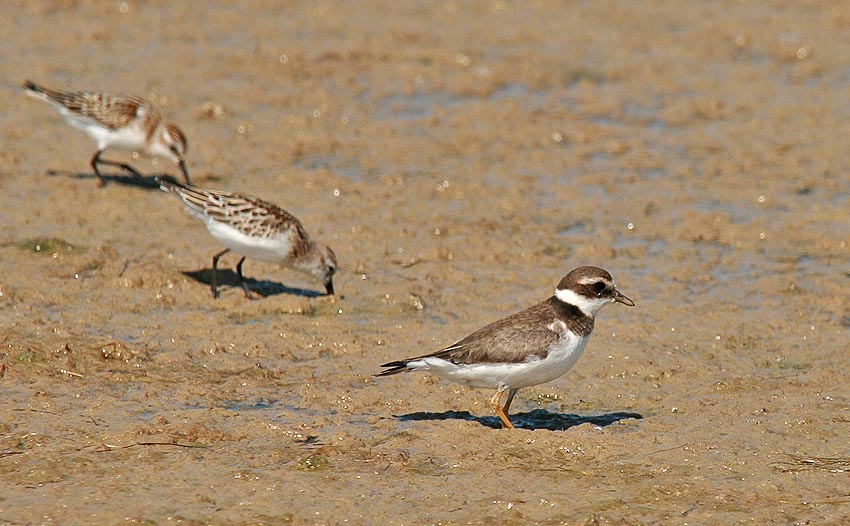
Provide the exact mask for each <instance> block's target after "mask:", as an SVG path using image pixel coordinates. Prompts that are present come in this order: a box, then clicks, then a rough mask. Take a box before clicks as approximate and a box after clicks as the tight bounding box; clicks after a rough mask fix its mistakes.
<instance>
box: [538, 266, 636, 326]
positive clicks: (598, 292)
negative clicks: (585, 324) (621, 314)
mask: <svg viewBox="0 0 850 526" xmlns="http://www.w3.org/2000/svg"><path fill="white" fill-rule="evenodd" d="M555 296H556V297H557V298H558V299H559V300H561V301H563V302H565V303H569V304H570V305H574V306H576V307H578V308H579V310H581V311H582V312H584V313H585V314H587V315H588V316H590V317H591V318H593V317H594V316H596V313H597V312H599V309H601V308H602V307H604V306H605V305H607V304H609V303H613V302H617V303H622V304H623V305H628V306H629V307H633V306H634V304H635V302H633V301H632V300H630V299H629V298H627V297H626V296H624V295H623V294H621V293H620V291H619V290H617V287H615V286H614V278H612V277H611V274H609V273H608V271H607V270H604V269H601V268H599V267H578V268H575V269H573V270H571V271H570V272H569V274H567V275H566V276H564V277H563V278H562V279H561V282H560V283H558V287H557V288H556V289H555Z"/></svg>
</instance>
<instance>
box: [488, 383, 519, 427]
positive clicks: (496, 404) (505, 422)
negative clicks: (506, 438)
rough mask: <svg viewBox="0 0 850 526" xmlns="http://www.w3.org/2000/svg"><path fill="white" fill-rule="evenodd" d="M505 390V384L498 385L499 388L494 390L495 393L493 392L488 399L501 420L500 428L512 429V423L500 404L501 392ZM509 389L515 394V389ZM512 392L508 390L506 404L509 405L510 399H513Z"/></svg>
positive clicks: (506, 387)
mask: <svg viewBox="0 0 850 526" xmlns="http://www.w3.org/2000/svg"><path fill="white" fill-rule="evenodd" d="M505 391H508V386H507V385H503V386H502V387H499V390H498V391H496V394H494V395H493V398H491V399H490V405H491V406H493V411H495V412H496V416H498V417H499V420H501V421H502V428H503V429H514V425H513V424H511V421H510V420H508V415H507V413H506V412H505V411H504V410H503V409H502V404H501V401H502V394H503V393H504V392H505ZM511 391H512V392H513V394H516V390H515V389H511ZM513 394H512V393H511V392H508V404H507V405H510V402H511V400H513Z"/></svg>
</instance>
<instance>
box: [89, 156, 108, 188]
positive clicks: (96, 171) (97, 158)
mask: <svg viewBox="0 0 850 526" xmlns="http://www.w3.org/2000/svg"><path fill="white" fill-rule="evenodd" d="M102 153H103V150H98V151H97V153H95V154H94V157H92V158H91V167H92V168H93V169H94V174H95V175H96V176H97V178H98V179H100V183H99V184H98V186H103V185H105V184H106V179H104V178H103V174H102V173H100V169H99V168H98V167H97V163H98V162H100V154H102Z"/></svg>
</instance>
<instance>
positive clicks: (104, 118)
mask: <svg viewBox="0 0 850 526" xmlns="http://www.w3.org/2000/svg"><path fill="white" fill-rule="evenodd" d="M24 90H26V93H27V95H30V96H32V97H35V98H37V99H40V100H43V101H45V102H48V103H50V104H52V105H53V106H55V107H56V108H57V109H58V110H59V113H60V114H62V116H63V117H65V120H66V121H67V122H68V124H70V125H71V126H73V127H74V128H77V129H80V130H83V131H84V132H86V133H87V134H88V135H89V137H91V138H93V139H94V140H95V141H96V142H97V152H95V154H94V156H93V157H92V159H91V167H92V168H93V169H94V173H95V175H97V177H98V178H99V179H100V184H101V185H103V184H105V182H106V179H104V177H103V173H101V171H100V168H99V167H98V165H101V164H104V165H108V166H117V167H119V168H122V169H123V170H126V171H128V172H130V173H131V174H133V175H134V176H136V177H141V174H140V173H139V172H138V171H137V170H136V169H135V168H133V167H132V166H130V165H129V164H125V163H121V162H118V161H109V160H106V159H101V157H100V156H101V154H103V152H104V150H106V149H108V148H114V149H116V150H124V151H138V152H141V153H143V154H145V155H148V156H150V157H160V158H163V159H167V160H169V161H171V162H173V163H174V164H176V165H177V166H179V167H180V170H181V171H182V172H183V177H184V178H185V179H186V182H187V183H189V182H190V180H189V172H188V170H187V168H186V161H185V156H186V148H187V145H186V136H185V135H183V132H182V131H180V128H178V127H177V126H175V125H173V124H169V123H165V122H163V120H162V114H161V113H160V112H159V110H158V109H157V108H156V107H155V106H154V105H153V104H151V103H150V102H148V101H146V100H144V99H142V98H139V97H129V96H124V95H114V94H111V93H103V92H89V91H59V90H53V89H50V88H45V87H43V86H39V85H38V84H36V83H35V82H32V81H29V80H28V81H26V82H25V83H24Z"/></svg>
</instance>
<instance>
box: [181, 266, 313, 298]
mask: <svg viewBox="0 0 850 526" xmlns="http://www.w3.org/2000/svg"><path fill="white" fill-rule="evenodd" d="M182 273H183V275H184V276H186V277H189V278H191V279H193V280H195V281H197V282H198V283H203V284H205V285H209V286H212V276H213V271H212V269H211V268H205V269H201V270H184V271H183V272H182ZM216 281H217V282H218V286H219V292H221V287H222V286H227V287H234V288H237V289H241V288H242V283H241V282H240V281H239V275H238V274H236V272H234V271H232V270H230V269H221V268H220V269H218V270H217V271H216ZM245 284H246V285H248V290H250V291H251V292H253V293H256V294H259V295H260V296H262V297H264V298H265V297H268V296H277V295H279V294H288V295H291V296H302V297H305V298H317V297H319V296H324V295H325V294H324V293H322V292H317V291H315V290H307V289H300V288H296V287H287V286H286V285H284V284H283V283H278V282H276V281H268V280H263V281H260V280H256V279H253V278H245Z"/></svg>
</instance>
